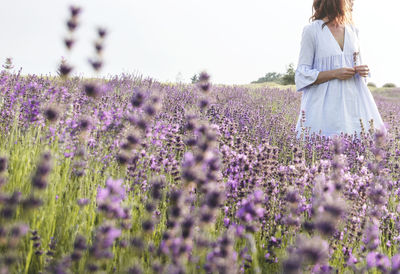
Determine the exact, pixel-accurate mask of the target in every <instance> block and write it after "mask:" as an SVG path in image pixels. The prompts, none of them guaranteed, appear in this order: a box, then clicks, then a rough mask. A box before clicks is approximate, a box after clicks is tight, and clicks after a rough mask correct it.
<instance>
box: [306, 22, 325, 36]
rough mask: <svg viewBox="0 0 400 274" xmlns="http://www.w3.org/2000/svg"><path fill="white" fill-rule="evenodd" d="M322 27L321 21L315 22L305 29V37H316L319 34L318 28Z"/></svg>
mask: <svg viewBox="0 0 400 274" xmlns="http://www.w3.org/2000/svg"><path fill="white" fill-rule="evenodd" d="M320 26H321V22H320V20H314V21H312V22H310V23H308V24H307V25H305V26H304V27H303V35H310V36H314V35H316V33H317V30H318V27H320Z"/></svg>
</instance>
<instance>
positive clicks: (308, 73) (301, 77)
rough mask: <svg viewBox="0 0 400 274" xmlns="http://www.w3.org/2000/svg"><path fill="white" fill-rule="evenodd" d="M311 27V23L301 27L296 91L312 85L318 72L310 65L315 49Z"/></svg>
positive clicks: (312, 61)
mask: <svg viewBox="0 0 400 274" xmlns="http://www.w3.org/2000/svg"><path fill="white" fill-rule="evenodd" d="M312 27H313V26H312V25H307V26H305V27H304V28H303V34H302V38H301V47H300V56H299V62H298V65H297V69H296V73H295V83H296V90H297V91H303V90H304V89H305V88H306V87H308V86H310V85H312V84H313V83H314V82H315V80H317V78H318V74H319V71H318V70H316V69H314V68H313V67H312V66H313V63H314V56H315V50H316V46H315V35H314V32H313V28H312Z"/></svg>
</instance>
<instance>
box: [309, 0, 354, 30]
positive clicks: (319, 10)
mask: <svg viewBox="0 0 400 274" xmlns="http://www.w3.org/2000/svg"><path fill="white" fill-rule="evenodd" d="M352 11H353V0H314V3H313V15H312V16H311V18H310V20H312V21H315V20H318V19H320V20H322V19H324V18H325V17H327V18H328V21H327V22H325V23H324V24H323V25H322V28H324V27H325V26H326V25H327V24H329V23H330V22H336V23H338V24H353V17H352Z"/></svg>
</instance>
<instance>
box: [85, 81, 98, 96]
mask: <svg viewBox="0 0 400 274" xmlns="http://www.w3.org/2000/svg"><path fill="white" fill-rule="evenodd" d="M84 90H85V93H86V95H87V96H89V97H92V98H96V97H98V96H99V94H100V90H99V88H98V86H97V85H96V84H95V83H86V84H85V85H84Z"/></svg>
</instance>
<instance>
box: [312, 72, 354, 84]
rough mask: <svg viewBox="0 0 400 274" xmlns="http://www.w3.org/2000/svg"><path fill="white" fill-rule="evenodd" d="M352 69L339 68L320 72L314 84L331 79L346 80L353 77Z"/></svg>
mask: <svg viewBox="0 0 400 274" xmlns="http://www.w3.org/2000/svg"><path fill="white" fill-rule="evenodd" d="M355 73H356V70H355V69H354V68H340V69H334V70H327V71H320V72H319V74H318V77H317V80H315V82H314V84H322V83H325V82H328V81H330V80H333V79H339V80H347V79H350V78H351V77H353V76H354V74H355Z"/></svg>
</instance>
